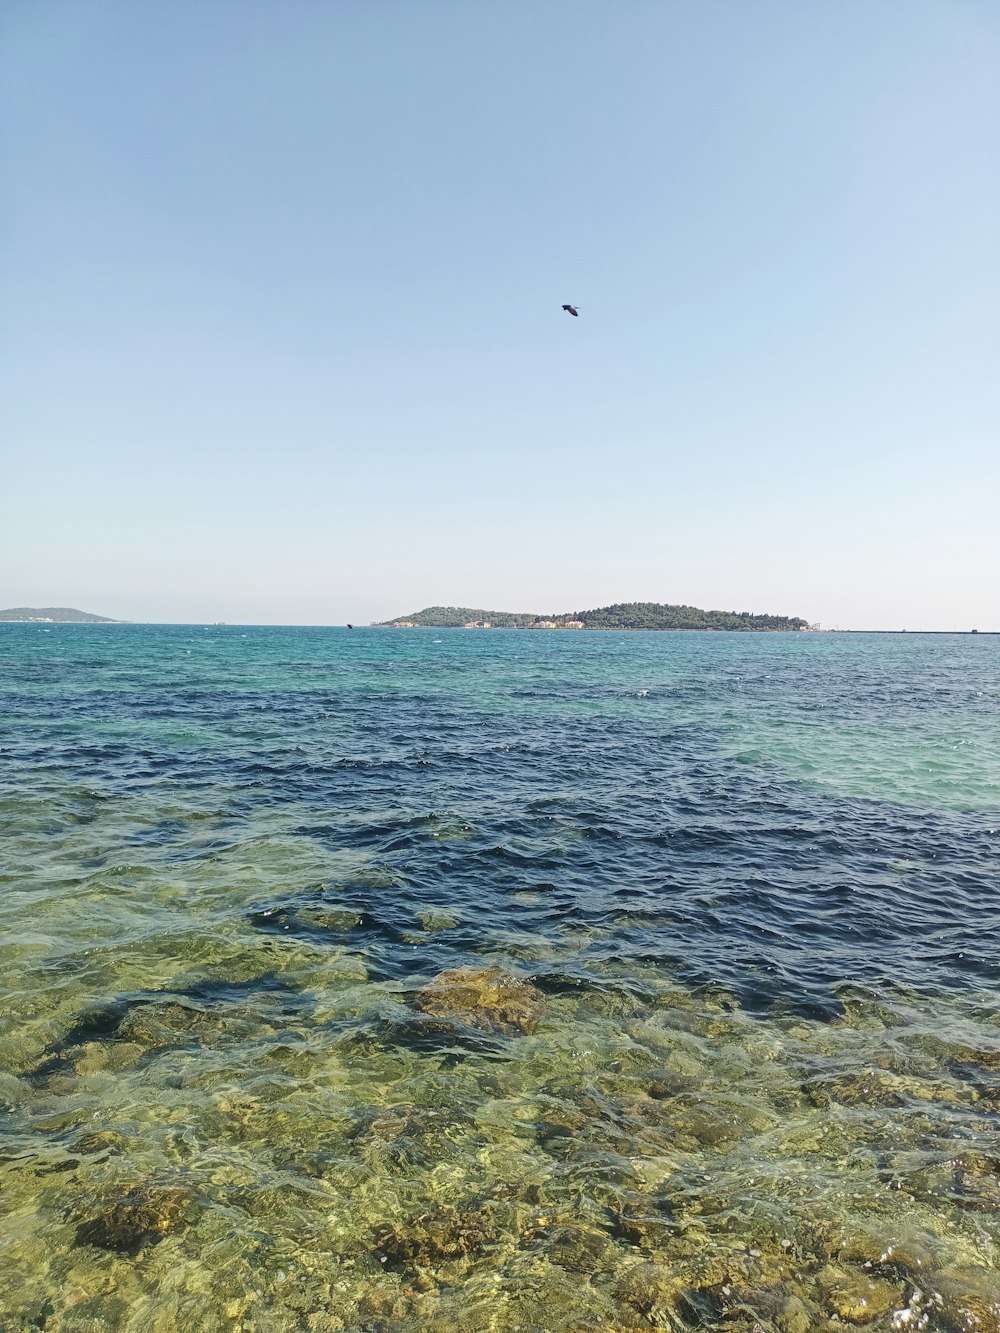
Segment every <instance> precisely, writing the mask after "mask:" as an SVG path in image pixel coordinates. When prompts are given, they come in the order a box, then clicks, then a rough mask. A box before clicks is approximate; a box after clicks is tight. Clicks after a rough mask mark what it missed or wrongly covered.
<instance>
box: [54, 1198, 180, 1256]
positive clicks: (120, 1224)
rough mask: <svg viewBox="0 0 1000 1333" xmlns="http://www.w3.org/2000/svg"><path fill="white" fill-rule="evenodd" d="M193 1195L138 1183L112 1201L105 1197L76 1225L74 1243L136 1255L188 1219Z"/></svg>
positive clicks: (156, 1242)
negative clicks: (90, 1213)
mask: <svg viewBox="0 0 1000 1333" xmlns="http://www.w3.org/2000/svg"><path fill="white" fill-rule="evenodd" d="M190 1206H191V1196H190V1194H188V1192H187V1191H186V1190H182V1189H178V1188H175V1187H168V1186H154V1185H138V1186H135V1187H134V1188H133V1189H130V1190H128V1191H127V1192H126V1193H124V1194H121V1195H119V1196H118V1197H117V1198H114V1199H111V1200H107V1199H105V1200H102V1201H101V1202H100V1203H99V1204H98V1205H97V1207H96V1209H95V1211H94V1212H93V1214H92V1215H91V1216H90V1217H87V1218H85V1219H84V1220H83V1221H81V1222H80V1223H79V1225H78V1226H77V1228H76V1237H75V1239H74V1242H73V1243H74V1245H94V1246H96V1247H97V1248H98V1249H99V1250H111V1251H112V1252H114V1253H116V1254H125V1255H128V1256H129V1258H133V1259H134V1258H135V1256H136V1255H137V1254H138V1253H139V1251H140V1250H143V1249H145V1248H146V1247H147V1246H149V1245H156V1244H158V1243H159V1242H160V1241H161V1240H163V1238H164V1237H165V1236H167V1235H169V1234H170V1232H171V1231H176V1230H177V1229H178V1228H179V1227H181V1226H182V1225H183V1224H184V1222H185V1221H186V1219H187V1215H188V1213H189V1211H190Z"/></svg>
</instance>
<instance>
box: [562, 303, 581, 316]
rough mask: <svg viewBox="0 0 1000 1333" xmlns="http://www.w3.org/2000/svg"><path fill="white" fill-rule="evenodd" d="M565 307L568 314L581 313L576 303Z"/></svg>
mask: <svg viewBox="0 0 1000 1333" xmlns="http://www.w3.org/2000/svg"><path fill="white" fill-rule="evenodd" d="M563 309H564V310H565V311H566V313H567V315H579V313H580V312H579V310H577V308H576V306H575V305H564V306H563Z"/></svg>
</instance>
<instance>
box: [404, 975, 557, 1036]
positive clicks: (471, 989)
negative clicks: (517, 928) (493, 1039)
mask: <svg viewBox="0 0 1000 1333" xmlns="http://www.w3.org/2000/svg"><path fill="white" fill-rule="evenodd" d="M411 1003H412V1005H413V1008H414V1009H416V1010H417V1011H418V1012H419V1013H422V1014H430V1015H431V1016H433V1017H435V1018H442V1019H445V1020H446V1021H448V1022H452V1023H460V1024H462V1025H463V1026H464V1027H467V1028H471V1029H472V1030H473V1031H475V1032H485V1033H492V1034H500V1035H503V1036H521V1035H523V1034H525V1033H530V1032H534V1030H535V1028H536V1027H537V1026H538V1024H539V1023H540V1022H541V1019H542V1017H543V1015H544V1013H545V1007H546V1006H545V996H544V995H543V994H542V992H541V991H540V990H539V989H538V987H537V986H533V985H532V984H531V982H530V981H525V980H524V978H523V977H519V976H516V975H515V974H514V973H513V972H505V971H504V970H503V969H502V968H499V967H484V968H476V967H457V968H454V969H453V970H451V971H448V972H440V973H439V974H438V975H437V976H436V977H435V978H434V980H433V981H431V982H429V983H428V985H426V986H424V988H423V989H422V990H419V991H417V993H416V995H415V996H414V997H413V999H412V1001H411Z"/></svg>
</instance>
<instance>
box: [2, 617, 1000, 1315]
mask: <svg viewBox="0 0 1000 1333" xmlns="http://www.w3.org/2000/svg"><path fill="white" fill-rule="evenodd" d="M0 668H2V676H0V718H2V759H3V764H2V770H0V810H2V815H3V830H4V855H3V862H2V886H3V892H2V897H0V908H2V912H3V931H4V944H3V950H4V953H3V958H4V967H3V972H2V979H0V1001H2V1013H3V1029H2V1040H0V1125H2V1131H3V1137H2V1141H0V1148H2V1167H0V1169H2V1190H0V1210H2V1216H0V1247H2V1251H0V1328H3V1329H4V1330H5V1331H6V1330H7V1329H11V1330H21V1329H25V1330H27V1329H35V1328H46V1329H48V1330H104V1329H108V1330H112V1329H113V1330H118V1329H126V1330H130V1331H131V1330H135V1331H136V1333H138V1331H139V1330H142V1331H143V1333H145V1331H146V1330H164V1331H165V1330H174V1329H183V1330H187V1329H191V1330H195V1329H198V1330H201V1329H227V1330H228V1329H232V1330H244V1331H245V1333H249V1331H250V1330H254V1331H255V1333H256V1331H257V1330H261V1331H262V1333H266V1331H269V1330H275V1333H278V1331H279V1330H281V1331H284V1330H290V1329H309V1330H319V1331H320V1333H323V1331H325V1330H381V1329H401V1330H410V1329H413V1330H416V1329H428V1328H430V1329H438V1330H441V1331H442V1333H444V1331H445V1330H475V1331H476V1333H478V1331H480V1330H497V1333H501V1331H503V1333H506V1330H517V1329H520V1330H526V1331H527V1330H543V1329H551V1330H590V1329H593V1330H604V1331H605V1333H607V1331H608V1330H619V1331H621V1330H626V1329H628V1330H634V1329H649V1328H659V1329H669V1330H674V1333H677V1331H678V1330H684V1329H688V1328H698V1327H702V1328H720V1329H733V1330H754V1329H765V1330H770V1329H775V1330H779V1333H805V1330H809V1329H821V1330H822V1329H827V1328H830V1329H834V1328H842V1327H843V1326H844V1324H845V1322H846V1323H848V1324H858V1325H864V1326H866V1327H869V1328H872V1329H893V1328H896V1329H927V1330H932V1331H933V1330H940V1331H941V1333H954V1331H955V1330H959V1331H964V1330H976V1329H987V1330H989V1329H994V1330H995V1329H998V1328H1000V1305H998V1302H1000V1278H998V1268H1000V1220H998V1218H1000V1152H998V1149H997V1138H996V1136H997V1128H998V1123H1000V957H998V955H997V951H996V939H997V930H996V927H997V925H998V916H1000V910H998V901H1000V899H998V878H1000V877H998V863H1000V856H998V850H1000V638H996V637H993V636H985V635H979V636H921V635H906V636H878V635H870V636H869V635H805V634H804V635H777V634H775V635H724V634H723V635H720V634H714V635H713V634H674V635H667V634H664V635H656V634H629V635H622V634H577V633H574V634H571V633H563V634H559V633H548V634H546V633H524V632H483V633H476V632H461V631H443V632H437V633H435V632H432V631H419V632H395V631H367V630H358V631H353V632H348V631H346V630H326V629H273V628H265V629H261V628H253V627H242V628H241V627H225V628H222V627H212V628H208V629H203V628H200V627H189V626H183V627H146V626H70V625H53V626H44V627H43V626H37V625H32V626H14V625H6V626H0Z"/></svg>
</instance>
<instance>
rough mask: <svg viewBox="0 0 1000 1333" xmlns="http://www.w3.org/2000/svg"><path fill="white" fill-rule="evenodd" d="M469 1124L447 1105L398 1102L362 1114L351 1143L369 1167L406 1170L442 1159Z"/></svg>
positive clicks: (468, 1118) (471, 1122)
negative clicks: (370, 1165)
mask: <svg viewBox="0 0 1000 1333" xmlns="http://www.w3.org/2000/svg"><path fill="white" fill-rule="evenodd" d="M473 1124H474V1122H473V1121H472V1119H471V1117H469V1116H467V1115H465V1114H463V1113H462V1112H461V1111H458V1110H455V1109H452V1108H450V1107H447V1106H414V1105H412V1104H410V1103H401V1104H398V1105H396V1106H383V1107H377V1108H373V1109H372V1110H371V1111H369V1112H368V1113H367V1114H366V1115H364V1116H363V1118H362V1120H361V1123H360V1125H359V1126H358V1128H357V1130H356V1131H355V1132H354V1141H355V1144H356V1146H357V1148H358V1150H359V1151H360V1153H361V1154H362V1156H364V1157H365V1158H366V1160H368V1161H370V1162H372V1163H373V1164H377V1165H381V1166H383V1167H385V1168H388V1169H396V1170H406V1169H410V1168H414V1167H424V1166H428V1165H429V1164H430V1163H431V1162H434V1161H437V1160H439V1159H440V1158H442V1157H444V1156H446V1155H447V1154H448V1153H449V1152H450V1151H451V1149H452V1148H453V1146H454V1144H455V1140H456V1139H457V1138H458V1137H459V1136H460V1135H461V1134H462V1133H463V1132H468V1130H469V1128H470V1126H472V1125H473Z"/></svg>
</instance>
